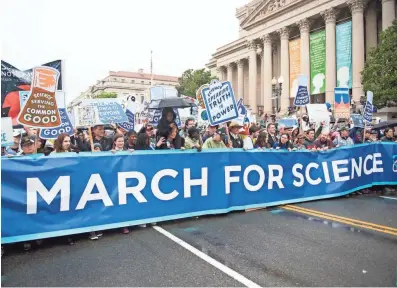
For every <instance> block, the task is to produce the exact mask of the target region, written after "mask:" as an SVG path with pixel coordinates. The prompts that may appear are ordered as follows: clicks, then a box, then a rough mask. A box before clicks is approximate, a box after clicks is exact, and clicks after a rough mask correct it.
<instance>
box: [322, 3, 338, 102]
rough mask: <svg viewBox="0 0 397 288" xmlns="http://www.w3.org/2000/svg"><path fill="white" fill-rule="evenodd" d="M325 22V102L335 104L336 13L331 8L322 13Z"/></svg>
mask: <svg viewBox="0 0 397 288" xmlns="http://www.w3.org/2000/svg"><path fill="white" fill-rule="evenodd" d="M321 16H323V18H324V21H325V43H326V46H325V55H326V57H325V59H326V61H325V63H326V65H325V74H326V76H325V77H326V80H325V83H326V87H325V102H328V103H330V104H331V105H333V104H334V88H335V87H336V39H335V38H336V11H335V9H334V8H330V9H328V10H326V11H324V12H321Z"/></svg>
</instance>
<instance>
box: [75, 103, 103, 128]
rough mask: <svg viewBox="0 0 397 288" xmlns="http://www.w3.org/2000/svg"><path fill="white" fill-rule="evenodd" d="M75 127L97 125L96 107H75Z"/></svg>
mask: <svg viewBox="0 0 397 288" xmlns="http://www.w3.org/2000/svg"><path fill="white" fill-rule="evenodd" d="M75 123H76V127H91V126H95V125H97V123H99V119H98V108H97V107H96V106H84V107H77V113H76V117H75Z"/></svg>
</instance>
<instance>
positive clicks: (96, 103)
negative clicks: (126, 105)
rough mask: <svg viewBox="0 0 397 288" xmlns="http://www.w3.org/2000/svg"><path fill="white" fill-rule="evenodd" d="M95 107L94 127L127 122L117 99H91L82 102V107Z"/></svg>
mask: <svg viewBox="0 0 397 288" xmlns="http://www.w3.org/2000/svg"><path fill="white" fill-rule="evenodd" d="M87 106H92V107H96V108H95V109H96V111H97V116H98V117H97V118H96V119H94V120H95V122H94V125H105V124H114V123H121V122H128V118H127V115H126V114H125V112H124V110H123V106H121V101H120V100H119V99H92V100H84V101H83V102H82V107H87Z"/></svg>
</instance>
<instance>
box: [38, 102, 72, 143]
mask: <svg viewBox="0 0 397 288" xmlns="http://www.w3.org/2000/svg"><path fill="white" fill-rule="evenodd" d="M58 110H59V114H60V115H61V121H62V124H61V126H59V127H57V128H50V129H41V130H40V138H42V139H56V138H57V137H58V136H59V135H60V134H68V135H69V136H72V135H73V125H72V123H71V121H70V117H69V115H68V113H67V112H66V109H65V108H59V109H58Z"/></svg>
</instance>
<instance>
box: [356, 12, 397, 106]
mask: <svg viewBox="0 0 397 288" xmlns="http://www.w3.org/2000/svg"><path fill="white" fill-rule="evenodd" d="M380 38H381V43H380V44H379V45H378V47H376V48H375V49H373V50H372V51H371V52H370V54H369V57H368V58H367V61H366V63H365V67H364V70H363V71H362V72H361V74H362V84H363V86H364V91H372V92H373V93H374V105H375V106H376V107H377V108H378V109H379V108H382V107H385V106H397V20H394V22H393V25H392V26H390V27H389V28H388V29H386V30H385V31H384V32H382V33H381V36H380ZM353 53H354V51H353ZM353 69H354V67H353Z"/></svg>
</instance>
